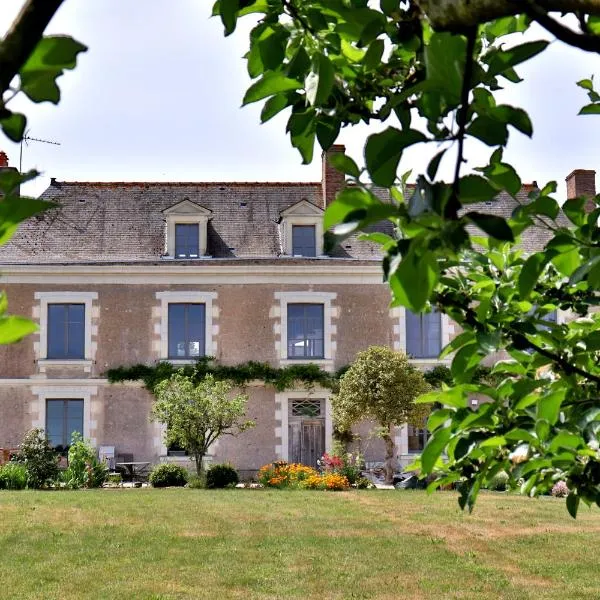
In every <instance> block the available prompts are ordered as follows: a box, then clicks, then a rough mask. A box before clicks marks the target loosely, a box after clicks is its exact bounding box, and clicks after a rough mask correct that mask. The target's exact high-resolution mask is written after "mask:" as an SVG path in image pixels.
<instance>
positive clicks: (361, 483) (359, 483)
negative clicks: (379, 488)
mask: <svg viewBox="0 0 600 600" xmlns="http://www.w3.org/2000/svg"><path fill="white" fill-rule="evenodd" d="M354 485H356V489H357V490H374V489H375V485H374V484H373V482H372V481H370V480H369V479H367V478H366V477H359V478H358V479H357V480H356V482H355V484H354Z"/></svg>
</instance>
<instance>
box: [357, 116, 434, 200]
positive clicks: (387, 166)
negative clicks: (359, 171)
mask: <svg viewBox="0 0 600 600" xmlns="http://www.w3.org/2000/svg"><path fill="white" fill-rule="evenodd" d="M425 139H426V138H425V136H424V135H423V134H422V133H421V132H420V131H417V130H416V129H408V130H403V131H400V130H399V129H395V128H394V127H388V128H387V129H386V130H385V131H383V132H381V133H374V134H373V135H370V136H369V138H368V139H367V143H366V145H365V162H366V166H367V170H368V171H369V175H370V176H371V180H372V181H373V183H375V184H377V185H381V186H383V187H386V188H389V187H391V186H392V185H393V184H394V181H395V180H396V171H397V170H398V163H399V162H400V157H401V156H402V152H403V151H404V149H405V148H407V147H408V146H411V145H412V144H417V143H419V142H423V141H425Z"/></svg>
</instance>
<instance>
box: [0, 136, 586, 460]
mask: <svg viewBox="0 0 600 600" xmlns="http://www.w3.org/2000/svg"><path fill="white" fill-rule="evenodd" d="M340 150H343V147H341V146H335V147H334V148H333V149H332V151H333V152H336V151H340ZM0 166H1V165H0ZM569 181H570V183H569V186H570V187H569V192H570V195H577V194H579V193H580V192H581V191H585V192H587V193H589V192H590V190H589V189H587V188H586V189H585V190H583V188H582V186H588V187H589V185H591V186H592V188H593V185H594V172H593V171H575V172H574V173H573V174H572V175H571V176H570V180H569ZM590 182H591V183H590ZM342 185H343V176H342V175H341V174H340V173H338V172H337V171H335V170H334V169H333V168H332V167H331V166H330V165H329V164H328V161H327V160H326V157H324V158H323V169H322V180H321V181H320V182H315V183H289V182H287V183H240V182H226V183H182V182H177V183H154V182H121V183H117V182H115V183H104V182H102V183H91V182H67V181H56V180H55V179H52V180H51V184H50V186H49V187H48V189H47V190H46V191H45V192H44V193H43V195H42V198H45V199H48V200H51V201H53V202H55V203H56V204H57V207H56V208H53V209H51V210H49V211H47V212H45V213H43V214H40V215H37V216H35V217H33V218H31V219H30V220H28V221H27V222H26V223H24V224H22V225H21V227H20V229H19V231H18V233H17V234H16V235H15V236H14V238H13V239H12V240H11V241H10V242H9V243H8V244H6V245H4V246H1V247H0V273H1V280H0V281H1V283H2V288H3V289H4V290H5V291H6V292H7V294H8V298H9V308H10V312H11V313H13V314H21V315H26V316H30V317H31V318H32V319H33V320H34V321H36V322H37V323H38V324H39V333H37V334H34V335H32V336H29V337H27V338H26V339H24V340H23V341H21V342H19V343H18V344H14V345H11V346H0V447H11V446H13V447H14V446H16V445H18V443H19V442H20V440H21V438H22V436H23V434H24V433H25V432H26V431H27V430H28V429H30V428H32V427H43V428H45V429H46V432H47V434H48V436H49V439H50V441H51V442H52V443H53V444H54V445H56V446H61V445H66V444H68V441H69V439H70V434H71V432H72V431H81V432H82V433H83V435H84V436H85V437H86V438H88V439H90V440H91V442H92V444H93V445H95V446H97V447H99V448H100V447H103V446H108V447H114V448H115V454H116V456H117V457H119V456H128V457H132V458H133V459H134V460H136V461H150V462H159V461H164V460H174V461H186V460H187V459H186V458H185V457H181V456H180V454H181V453H180V452H179V451H178V450H177V449H173V448H171V449H169V448H166V447H165V444H164V439H163V435H162V434H163V432H162V431H161V428H160V426H159V425H158V424H156V423H154V422H151V421H150V418H149V414H150V407H151V403H152V399H153V398H152V396H151V394H150V393H149V392H148V391H146V390H145V389H144V388H143V386H142V384H141V383H139V382H138V383H118V384H111V383H109V382H108V380H107V378H106V371H107V370H108V369H110V368H114V367H119V366H128V365H133V364H136V363H144V364H153V363H156V362H157V361H160V360H169V361H171V362H173V363H174V364H189V363H194V362H195V361H196V360H197V358H198V357H200V356H203V355H206V356H214V357H216V359H217V361H218V362H219V363H221V364H225V365H236V364H240V363H244V362H246V361H248V360H255V361H262V362H267V363H269V364H271V365H272V366H274V367H278V366H285V365H290V364H297V363H314V364H317V365H319V366H320V367H321V368H323V369H325V370H330V371H335V370H337V369H339V368H341V367H343V366H345V365H347V364H349V363H351V362H352V360H353V358H354V356H355V355H356V353H357V352H358V351H360V350H363V349H365V348H367V347H368V346H370V345H373V344H382V345H388V346H391V347H393V348H395V349H399V350H400V349H401V350H405V351H406V352H407V353H408V354H410V355H411V356H412V360H413V361H414V362H415V364H417V365H418V366H419V367H421V368H424V369H427V368H431V367H432V366H434V365H436V364H438V362H439V361H438V359H437V355H438V353H439V351H440V349H441V348H442V347H443V346H444V345H445V344H446V343H448V342H449V340H450V339H451V338H452V336H453V335H454V334H455V326H454V324H453V323H451V322H449V321H448V319H447V318H446V317H445V316H441V315H439V314H428V315H412V314H410V313H407V311H405V310H404V309H402V308H394V309H390V307H389V298H390V296H389V290H388V288H387V285H386V284H385V283H383V282H382V276H381V264H380V255H379V254H378V252H377V248H376V247H374V246H373V245H372V244H370V243H368V242H366V241H362V240H360V239H358V237H357V236H352V237H350V238H348V239H347V240H345V241H344V243H343V244H342V245H341V246H338V247H335V248H328V247H327V241H328V238H327V236H326V235H324V232H323V230H322V215H323V211H324V208H325V207H326V206H327V203H328V202H331V200H332V199H333V198H334V197H335V194H336V192H337V190H339V189H340V187H341V186H342ZM577 186H579V187H577ZM580 188H581V189H580ZM529 190H530V188H528V187H527V186H525V187H524V188H523V190H522V192H521V193H520V196H521V197H520V198H519V200H520V201H526V199H527V193H528V191H529ZM592 191H593V189H592ZM513 207H514V200H513V199H512V198H510V197H509V196H508V195H500V196H499V197H498V199H497V202H495V203H494V206H490V207H485V208H486V210H489V211H493V212H497V213H499V214H504V215H508V214H509V213H510V211H511V210H512V208H513ZM535 235H537V234H535V233H533V234H532V236H533V237H532V238H531V239H530V240H528V242H527V243H528V244H529V245H530V246H531V247H535V246H536V245H538V246H539V244H540V243H541V242H542V240H541V239H537V238H536V237H535ZM247 392H248V393H249V396H250V401H249V405H248V417H249V418H252V419H254V420H255V421H256V427H255V428H253V429H251V430H249V431H246V432H244V433H243V434H242V435H240V436H239V437H237V438H233V437H226V438H223V439H221V440H219V441H218V442H217V443H216V444H215V445H214V446H213V448H212V456H211V457H210V458H211V459H212V460H213V461H218V462H221V461H231V462H232V463H233V464H234V465H235V466H236V467H238V468H239V469H241V470H254V469H257V468H258V467H260V466H261V465H263V464H265V463H269V462H271V461H273V460H275V459H284V460H290V461H292V460H293V461H302V462H306V463H313V462H314V461H315V460H316V458H318V457H320V455H321V454H322V453H323V452H324V451H326V450H329V449H330V448H331V444H332V422H331V414H330V401H329V396H330V392H329V390H327V389H320V388H318V387H317V388H314V389H311V390H307V389H305V388H304V387H303V386H300V387H299V388H298V389H293V390H286V391H283V392H277V391H276V390H275V389H273V388H272V387H269V386H265V385H264V384H262V383H261V382H255V383H253V384H251V385H250V386H249V387H248V389H247ZM423 439H424V435H423V433H422V432H420V431H416V430H412V429H411V428H408V427H402V428H399V429H398V432H397V442H398V444H397V445H398V448H399V455H400V456H399V458H400V460H401V462H403V463H406V462H409V461H410V460H411V453H413V452H418V451H419V450H420V449H421V447H422V443H423ZM362 449H363V451H364V452H365V454H366V458H367V460H368V461H379V460H381V459H382V457H383V447H382V445H381V444H380V443H379V441H377V440H373V439H369V438H368V436H363V448H362Z"/></svg>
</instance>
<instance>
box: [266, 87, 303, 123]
mask: <svg viewBox="0 0 600 600" xmlns="http://www.w3.org/2000/svg"><path fill="white" fill-rule="evenodd" d="M296 98H298V95H297V94H296V95H295V96H292V95H290V94H276V95H275V96H273V97H272V98H269V99H268V100H267V101H266V102H265V105H264V106H263V109H262V111H261V113H260V120H261V123H266V122H267V121H268V120H269V119H272V118H273V117H274V116H275V115H277V114H279V113H280V112H281V111H282V110H285V109H286V108H287V107H288V106H290V105H291V104H293V103H294V100H295V99H296Z"/></svg>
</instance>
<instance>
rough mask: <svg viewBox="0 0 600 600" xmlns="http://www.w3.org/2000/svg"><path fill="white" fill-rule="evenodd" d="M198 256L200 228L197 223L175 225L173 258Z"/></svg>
mask: <svg viewBox="0 0 600 600" xmlns="http://www.w3.org/2000/svg"><path fill="white" fill-rule="evenodd" d="M198 256H200V226H199V225H198V223H175V258H198Z"/></svg>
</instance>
